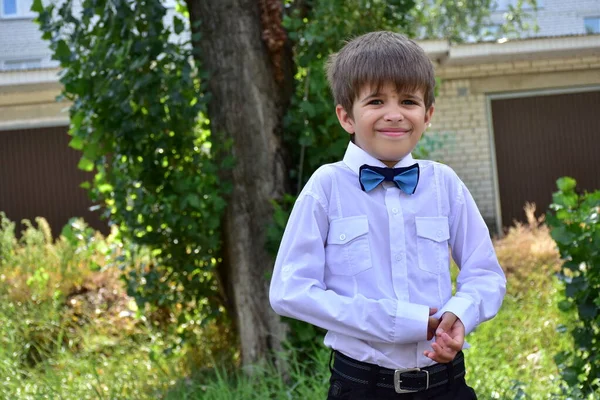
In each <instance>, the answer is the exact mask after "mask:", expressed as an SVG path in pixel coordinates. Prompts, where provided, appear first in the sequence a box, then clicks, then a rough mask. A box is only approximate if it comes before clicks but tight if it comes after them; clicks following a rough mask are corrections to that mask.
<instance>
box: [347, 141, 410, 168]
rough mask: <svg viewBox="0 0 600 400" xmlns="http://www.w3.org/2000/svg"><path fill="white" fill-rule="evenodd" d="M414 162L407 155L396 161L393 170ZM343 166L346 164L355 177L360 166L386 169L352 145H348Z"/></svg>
mask: <svg viewBox="0 0 600 400" xmlns="http://www.w3.org/2000/svg"><path fill="white" fill-rule="evenodd" d="M414 163H415V160H414V158H413V156H412V154H408V155H407V156H406V157H404V158H403V159H402V160H400V161H398V162H397V163H396V165H394V168H398V167H408V166H410V165H413V164H414ZM344 164H346V165H347V166H348V167H349V168H350V169H351V170H352V171H354V173H355V174H356V175H358V172H359V169H360V167H361V166H362V165H364V164H368V165H372V166H375V167H387V165H385V164H384V163H383V162H381V161H380V160H378V159H376V158H375V157H373V156H372V155H370V154H369V153H367V152H366V151H364V150H363V149H361V148H360V147H358V146H357V145H355V144H354V143H352V142H350V143H348V148H347V149H346V154H345V155H344Z"/></svg>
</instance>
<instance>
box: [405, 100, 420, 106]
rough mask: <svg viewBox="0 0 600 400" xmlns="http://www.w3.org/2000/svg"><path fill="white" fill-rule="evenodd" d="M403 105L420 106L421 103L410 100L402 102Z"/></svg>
mask: <svg viewBox="0 0 600 400" xmlns="http://www.w3.org/2000/svg"><path fill="white" fill-rule="evenodd" d="M402 104H407V105H415V104H419V103H417V102H416V101H414V100H409V99H406V100H402Z"/></svg>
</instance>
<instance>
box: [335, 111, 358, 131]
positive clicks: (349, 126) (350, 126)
mask: <svg viewBox="0 0 600 400" xmlns="http://www.w3.org/2000/svg"><path fill="white" fill-rule="evenodd" d="M335 114H336V115H337V117H338V121H340V125H342V128H344V130H345V131H346V132H348V133H350V134H352V133H354V120H353V119H352V117H350V115H349V114H348V113H347V112H346V110H345V109H344V107H342V105H341V104H338V105H337V106H335Z"/></svg>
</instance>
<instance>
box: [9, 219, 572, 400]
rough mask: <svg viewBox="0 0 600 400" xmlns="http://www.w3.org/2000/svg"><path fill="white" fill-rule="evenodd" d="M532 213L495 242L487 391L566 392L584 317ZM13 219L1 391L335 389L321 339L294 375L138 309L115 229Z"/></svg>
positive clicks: (293, 366)
mask: <svg viewBox="0 0 600 400" xmlns="http://www.w3.org/2000/svg"><path fill="white" fill-rule="evenodd" d="M529 215H530V220H529V223H528V224H522V225H516V226H515V227H513V228H511V230H510V231H509V232H508V233H507V235H506V236H505V237H504V238H503V239H501V240H498V241H496V243H495V247H496V251H497V254H498V258H499V260H500V261H501V264H502V265H503V267H504V268H505V270H506V272H507V276H508V293H507V296H506V298H505V302H504V305H503V307H502V310H501V311H500V313H499V314H498V315H497V316H496V318H495V319H493V320H492V321H490V322H487V323H485V324H482V325H481V326H480V327H479V328H478V329H477V330H476V331H475V332H473V333H472V334H471V335H469V337H468V338H467V340H468V342H469V343H470V344H471V346H472V348H471V349H469V350H467V352H466V355H467V368H468V372H467V380H468V382H469V384H470V385H471V386H473V387H474V388H475V389H476V391H477V393H478V395H479V398H481V399H484V400H485V399H511V400H512V399H551V398H556V399H566V398H567V396H566V395H563V394H560V381H559V379H558V376H559V371H558V370H557V367H556V365H555V363H554V361H553V356H554V354H556V353H557V352H559V351H561V350H565V349H568V348H569V347H570V346H572V341H571V339H570V337H569V335H568V334H567V333H560V332H559V330H560V327H561V326H563V325H564V326H569V325H571V324H573V317H572V316H569V315H566V314H563V313H561V312H560V311H559V310H558V307H557V303H558V302H559V301H560V300H561V299H562V294H561V293H562V289H561V286H560V284H559V283H558V282H557V280H556V279H555V278H554V276H553V274H554V272H555V271H556V270H557V268H558V267H559V262H560V261H559V259H558V255H557V253H556V250H555V247H554V243H553V242H552V240H551V239H550V237H549V235H548V230H547V229H546V227H545V226H544V225H543V224H540V223H539V221H536V220H535V219H534V218H533V213H532V212H531V211H530V213H529ZM0 217H1V215H0ZM11 229H13V231H14V226H13V227H12V228H11V226H10V222H9V221H7V220H6V219H5V218H2V229H0V321H1V322H0V398H2V399H11V400H12V399H15V400H20V399H77V400H79V399H173V400H175V399H177V400H180V399H206V400H229V399H231V400H244V399H276V400H280V399H281V400H284V399H301V400H304V399H323V398H325V397H326V391H327V387H328V384H327V381H328V379H329V371H328V368H327V363H328V359H329V351H328V350H327V349H325V348H322V347H319V348H317V349H315V351H314V352H313V354H312V356H310V359H309V361H308V363H307V362H306V354H298V353H293V352H292V353H290V354H288V355H287V357H289V358H288V359H287V363H288V365H289V366H290V368H289V374H288V379H285V378H284V377H283V376H282V374H281V373H279V372H278V370H277V368H276V367H274V366H272V365H267V364H265V365H260V366H254V367H253V368H252V370H251V371H241V370H239V369H238V368H235V366H233V367H232V366H231V365H232V364H231V362H225V363H222V362H218V361H215V360H214V358H215V357H218V354H222V353H226V352H227V351H229V353H232V351H231V348H232V347H234V344H232V343H231V342H229V341H228V340H226V339H223V337H229V336H227V335H224V334H223V327H222V326H218V325H212V326H205V327H199V328H198V330H197V331H196V334H197V338H196V342H195V343H194V344H193V346H190V345H186V344H182V343H178V339H177V338H176V337H175V336H171V335H170V334H168V333H166V332H165V331H164V329H161V327H160V326H156V325H154V324H152V323H151V321H150V318H149V316H146V317H144V316H142V317H140V318H136V317H135V316H134V314H135V313H136V312H138V313H139V310H136V307H135V304H134V303H133V302H132V300H131V299H130V298H128V297H127V296H126V294H125V293H124V289H123V285H122V283H121V282H120V281H119V279H118V272H115V268H110V267H109V265H110V260H111V257H114V251H115V248H116V247H115V243H113V242H112V241H111V240H112V239H111V238H110V237H109V238H102V237H99V236H96V235H95V234H92V233H90V232H89V231H86V230H85V228H84V227H79V228H78V229H79V230H77V229H76V232H75V234H74V236H73V237H78V238H79V239H78V240H76V241H74V240H71V241H69V240H66V239H61V240H59V241H55V242H53V241H52V240H51V235H50V232H49V231H48V229H47V227H45V225H44V222H43V220H39V221H38V227H37V228H34V227H33V226H31V227H30V228H29V230H28V232H26V234H25V235H23V237H22V238H21V239H20V240H19V241H17V240H16V239H15V238H14V232H12V233H11ZM117 247H118V246H117ZM167 349H173V350H174V351H172V352H170V353H169V352H167V351H165V350H167ZM300 356H302V357H303V360H304V361H302V362H301V361H299V359H298V357H300ZM228 357H229V358H228V359H229V360H230V361H231V357H230V354H229V355H228ZM215 365H218V367H215Z"/></svg>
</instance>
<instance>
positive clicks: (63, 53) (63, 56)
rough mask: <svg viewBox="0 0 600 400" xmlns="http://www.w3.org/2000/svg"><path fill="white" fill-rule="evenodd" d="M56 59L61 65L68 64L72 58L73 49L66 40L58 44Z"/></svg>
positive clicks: (55, 53)
mask: <svg viewBox="0 0 600 400" xmlns="http://www.w3.org/2000/svg"><path fill="white" fill-rule="evenodd" d="M54 56H55V59H57V60H59V61H60V62H61V63H66V62H68V61H69V59H70V58H71V49H69V45H68V44H67V42H65V41H64V40H59V41H58V43H57V44H56V51H55V52H54Z"/></svg>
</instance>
